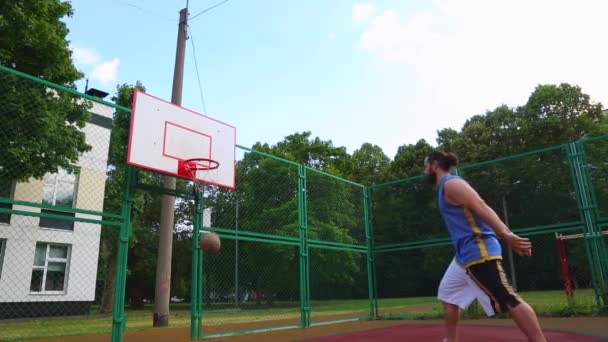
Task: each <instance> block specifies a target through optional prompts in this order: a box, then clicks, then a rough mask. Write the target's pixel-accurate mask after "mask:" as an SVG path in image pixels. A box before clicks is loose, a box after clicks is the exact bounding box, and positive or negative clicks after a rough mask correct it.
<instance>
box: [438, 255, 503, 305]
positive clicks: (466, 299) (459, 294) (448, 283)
mask: <svg viewBox="0 0 608 342" xmlns="http://www.w3.org/2000/svg"><path fill="white" fill-rule="evenodd" d="M437 298H438V299H439V300H440V301H442V302H445V303H448V304H453V305H457V306H458V307H459V308H461V309H462V310H466V309H467V308H468V307H469V305H471V303H473V301H474V300H475V299H477V300H478V301H479V304H481V307H482V308H483V311H485V313H486V315H488V316H493V315H495V314H496V312H495V311H494V307H493V305H492V301H491V300H490V297H489V296H488V295H487V294H486V293H485V292H483V290H481V289H480V288H479V286H478V285H477V284H476V283H475V281H474V280H473V279H471V277H470V276H469V275H468V274H467V271H466V270H465V269H464V267H462V266H460V265H459V264H458V263H457V262H456V261H455V260H452V262H451V263H450V265H449V266H448V269H447V270H446V271H445V274H444V275H443V278H442V279H441V283H440V284H439V291H438V295H437Z"/></svg>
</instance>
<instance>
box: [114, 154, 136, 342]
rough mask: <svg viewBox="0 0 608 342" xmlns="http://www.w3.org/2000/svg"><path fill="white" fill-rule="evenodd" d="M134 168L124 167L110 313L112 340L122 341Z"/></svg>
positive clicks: (124, 327)
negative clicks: (111, 311)
mask: <svg viewBox="0 0 608 342" xmlns="http://www.w3.org/2000/svg"><path fill="white" fill-rule="evenodd" d="M134 178H135V169H134V167H132V166H128V165H127V167H126V169H125V179H124V194H123V196H124V197H123V202H122V209H121V216H122V220H123V221H122V224H121V225H120V233H119V237H118V256H117V258H116V262H117V265H116V284H115V286H114V308H113V313H112V316H113V318H112V342H122V340H123V336H122V335H123V332H124V331H125V329H126V325H127V318H126V317H125V290H126V285H127V262H128V255H129V238H130V237H131V206H132V204H133V188H134V184H133V183H134V182H133V181H134Z"/></svg>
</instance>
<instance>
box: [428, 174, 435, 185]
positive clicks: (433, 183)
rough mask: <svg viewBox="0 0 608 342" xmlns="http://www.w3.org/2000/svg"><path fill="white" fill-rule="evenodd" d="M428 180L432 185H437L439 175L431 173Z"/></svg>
mask: <svg viewBox="0 0 608 342" xmlns="http://www.w3.org/2000/svg"><path fill="white" fill-rule="evenodd" d="M426 180H427V181H428V182H429V183H431V185H435V184H437V173H435V172H431V173H429V174H428V175H426Z"/></svg>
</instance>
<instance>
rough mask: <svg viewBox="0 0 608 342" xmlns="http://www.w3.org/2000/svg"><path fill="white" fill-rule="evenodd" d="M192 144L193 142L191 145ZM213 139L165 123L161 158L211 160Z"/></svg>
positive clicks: (168, 122) (176, 125)
mask: <svg viewBox="0 0 608 342" xmlns="http://www.w3.org/2000/svg"><path fill="white" fill-rule="evenodd" d="M193 142H195V143H194V144H193ZM212 144H213V139H212V138H211V136H210V135H208V134H205V133H203V132H199V131H196V130H194V129H192V128H188V127H184V126H182V125H179V124H177V123H174V122H171V121H165V131H164V138H163V156H164V157H168V158H173V159H176V160H186V159H192V158H208V159H211V158H213V156H212V155H211V150H212Z"/></svg>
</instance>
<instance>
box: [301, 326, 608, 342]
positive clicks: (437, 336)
mask: <svg viewBox="0 0 608 342" xmlns="http://www.w3.org/2000/svg"><path fill="white" fill-rule="evenodd" d="M460 329H461V330H460V340H461V341H467V342H482V341H484V342H486V341H508V342H515V341H518V342H519V341H521V342H526V341H528V340H527V338H526V337H525V336H524V335H523V333H522V332H520V330H519V329H517V328H515V327H496V326H474V325H468V326H462V327H461V328H460ZM444 331H445V330H444V328H443V327H442V326H438V325H411V324H408V325H401V326H395V327H390V328H384V329H373V330H368V331H361V332H357V333H349V334H341V335H335V336H326V337H320V338H312V339H305V340H304V341H307V342H362V341H389V342H390V341H421V342H422V341H435V342H440V341H443V338H444V337H445V335H444ZM545 337H546V338H547V341H549V342H600V341H601V342H606V341H607V339H604V338H598V337H590V336H584V335H579V334H574V333H568V332H560V331H554V330H545Z"/></svg>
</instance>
